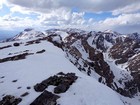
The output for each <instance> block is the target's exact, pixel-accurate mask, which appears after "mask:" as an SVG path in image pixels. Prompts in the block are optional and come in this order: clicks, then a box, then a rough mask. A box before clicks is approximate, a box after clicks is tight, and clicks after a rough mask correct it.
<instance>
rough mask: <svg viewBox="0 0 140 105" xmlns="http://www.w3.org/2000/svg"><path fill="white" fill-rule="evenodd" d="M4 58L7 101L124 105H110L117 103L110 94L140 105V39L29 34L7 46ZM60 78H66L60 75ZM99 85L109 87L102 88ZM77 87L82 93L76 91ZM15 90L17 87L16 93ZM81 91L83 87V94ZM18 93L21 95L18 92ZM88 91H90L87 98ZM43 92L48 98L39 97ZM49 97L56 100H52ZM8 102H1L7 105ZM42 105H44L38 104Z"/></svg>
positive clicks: (69, 32) (0, 48)
mask: <svg viewBox="0 0 140 105" xmlns="http://www.w3.org/2000/svg"><path fill="white" fill-rule="evenodd" d="M9 41H10V42H9ZM52 44H53V45H52ZM0 56H1V59H0V69H1V70H2V74H1V84H0V85H1V86H2V89H3V91H2V92H1V93H0V94H1V95H3V96H2V97H4V96H6V95H13V96H16V97H18V99H17V100H18V101H13V102H15V103H19V104H21V105H25V104H27V103H28V104H31V105H43V103H44V102H45V103H47V105H55V104H56V103H59V104H60V105H69V104H70V105H71V104H74V105H83V104H85V105H89V104H90V105H97V104H101V105H104V104H108V105H115V104H116V105H121V103H111V102H112V100H110V99H109V100H110V101H111V102H110V101H109V100H108V99H106V98H105V97H109V98H111V97H112V96H111V97H110V95H111V94H108V92H109V93H110V91H111V90H110V89H112V90H114V92H116V93H117V94H118V96H119V97H120V99H121V100H122V102H123V104H124V105H130V104H131V105H139V103H140V102H139V99H140V96H139V92H140V84H139V80H140V63H139V61H140V39H139V34H137V33H134V34H129V35H121V34H119V33H117V32H113V31H111V30H106V31H104V32H95V31H91V32H88V31H84V30H79V29H52V30H46V33H42V32H39V31H35V30H32V29H26V30H24V31H23V32H21V33H20V34H19V35H16V36H15V37H14V38H11V39H10V40H7V42H5V43H1V45H0ZM66 58H67V59H66ZM68 60H69V61H70V62H71V63H70V62H69V61H68ZM73 65H74V66H73ZM9 70H10V71H9ZM9 72H10V73H9ZM59 72H61V73H60V74H57V73H59ZM68 72H70V77H68V78H67V75H69V74H67V73H68ZM81 72H82V73H81ZM15 73H18V75H17V74H15ZM73 73H74V74H73ZM14 74H15V75H14ZM32 74H33V75H35V77H33V76H32ZM12 75H14V76H12ZM53 75H54V76H53ZM25 76H26V77H27V78H25ZM46 76H47V78H48V79H47V78H46ZM50 76H51V77H50ZM71 76H72V78H71ZM6 77H7V78H6ZM15 77H16V79H14V78H15ZM74 78H75V79H74ZM65 79H66V80H65ZM73 79H74V80H73ZM9 80H11V81H12V80H13V81H16V82H15V83H17V84H16V85H15V86H14V85H13V84H9V85H8V83H7V82H5V81H9ZM27 81H28V82H27ZM41 81H42V82H41ZM57 81H58V82H57ZM72 81H74V83H73V82H72ZM78 81H79V82H78ZM80 81H81V82H80ZM97 81H98V82H97ZM18 82H19V83H18ZM99 82H100V83H102V84H103V85H100V86H99V85H98V84H100V83H99ZM13 83H14V82H13ZM37 83H38V84H37ZM74 84H76V85H77V87H74V86H73V85H74ZM18 85H24V87H28V88H29V87H30V88H31V89H29V90H30V91H27V90H28V89H27V90H26V89H23V88H22V86H18ZM26 85H27V86H26ZM105 85H106V86H105ZM9 86H13V87H12V89H11V88H9ZM79 86H80V87H82V88H81V89H80V90H79ZM5 87H6V88H5ZM16 87H17V89H18V90H19V91H18V92H16V91H17V90H16V89H15V88H16ZM19 87H20V88H19ZM72 87H73V88H72ZM107 87H109V88H110V89H109V90H108V91H106V92H105V91H104V89H106V88H107ZM97 88H101V89H99V90H98V89H97ZM42 89H43V90H42ZM69 89H72V90H71V91H70V90H69ZM83 89H85V90H87V89H88V90H90V91H89V92H85V90H83ZM107 89H108V88H107ZM40 90H41V91H40ZM102 90H103V91H102ZM23 91H24V92H23ZM26 91H27V92H26ZM35 91H36V92H35ZM38 91H39V92H42V93H41V94H38ZM83 91H84V92H83ZM61 92H62V93H61ZM72 92H74V93H73V94H74V96H75V98H73V97H74V96H73V95H72ZM101 92H102V93H101ZM30 93H31V94H30ZM58 93H60V95H58ZM96 93H97V94H96ZM99 93H101V97H103V98H101V99H100V98H99V97H100V96H97V95H99ZM19 94H21V96H19ZM70 94H71V95H70ZM81 94H83V95H82V96H83V97H81ZM112 94H114V93H112ZM26 95H27V96H26ZM67 95H70V98H65V97H66V96H67ZM86 95H88V97H87V96H86ZM107 95H109V96H107ZM22 96H25V97H22ZM37 96H38V98H37ZM104 96H105V97H104ZM114 96H115V95H114ZM114 96H113V97H114ZM2 97H1V98H2ZM9 97H10V98H12V96H6V97H4V98H6V99H10V98H9ZM27 97H30V98H29V99H28V98H27ZM31 97H32V98H31ZM44 97H50V98H48V99H49V100H46V99H45V98H44ZM86 97H87V98H86ZM95 97H96V98H95ZM35 98H36V99H35ZM97 98H98V99H97ZM12 99H13V100H14V98H12ZM113 99H114V98H113ZM4 100H5V99H3V101H0V102H5V101H4ZM21 100H23V101H21ZM33 100H34V101H33ZM40 100H43V101H42V103H41V104H38V103H39V102H40ZM80 100H83V101H80ZM91 100H92V101H91ZM115 100H118V98H117V99H115ZM20 101H21V102H20ZM99 101H101V103H100V102H99ZM72 102H73V103H72ZM117 102H118V101H117ZM50 103H53V104H50ZM4 105H6V104H4Z"/></svg>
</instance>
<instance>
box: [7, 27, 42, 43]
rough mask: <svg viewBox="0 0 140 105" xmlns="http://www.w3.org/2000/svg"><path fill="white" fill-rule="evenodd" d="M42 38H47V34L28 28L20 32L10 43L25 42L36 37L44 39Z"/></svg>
mask: <svg viewBox="0 0 140 105" xmlns="http://www.w3.org/2000/svg"><path fill="white" fill-rule="evenodd" d="M42 36H45V34H44V33H43V32H40V31H36V30H34V29H30V28H27V29H25V30H24V31H23V32H20V33H19V34H18V35H16V36H15V37H13V38H11V39H9V40H10V41H14V40H25V39H31V38H34V37H42Z"/></svg>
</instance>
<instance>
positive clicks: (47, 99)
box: [30, 90, 60, 105]
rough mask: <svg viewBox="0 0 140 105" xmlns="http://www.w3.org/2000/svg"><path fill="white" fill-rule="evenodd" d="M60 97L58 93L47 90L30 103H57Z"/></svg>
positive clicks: (39, 104)
mask: <svg viewBox="0 0 140 105" xmlns="http://www.w3.org/2000/svg"><path fill="white" fill-rule="evenodd" d="M58 98H60V97H59V96H58V95H55V94H53V93H51V92H48V91H47V90H45V91H44V92H43V93H42V94H41V95H40V96H38V97H37V98H36V99H35V100H34V101H33V102H32V103H31V104H30V105H57V103H56V100H57V99H58Z"/></svg>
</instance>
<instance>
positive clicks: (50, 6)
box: [7, 0, 140, 12]
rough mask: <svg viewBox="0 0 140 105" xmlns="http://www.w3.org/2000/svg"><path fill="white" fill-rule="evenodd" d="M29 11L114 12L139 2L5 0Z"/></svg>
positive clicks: (136, 0)
mask: <svg viewBox="0 0 140 105" xmlns="http://www.w3.org/2000/svg"><path fill="white" fill-rule="evenodd" d="M7 1H8V2H9V3H12V4H14V5H19V6H21V7H24V8H28V9H30V10H34V11H39V12H48V11H51V10H55V9H59V8H61V7H64V8H69V9H71V8H73V7H76V8H78V9H80V10H83V11H91V12H101V11H114V10H117V9H121V8H124V7H127V6H129V5H132V4H135V3H137V4H138V3H140V0H133V1H132V0H80V1H79V0H7Z"/></svg>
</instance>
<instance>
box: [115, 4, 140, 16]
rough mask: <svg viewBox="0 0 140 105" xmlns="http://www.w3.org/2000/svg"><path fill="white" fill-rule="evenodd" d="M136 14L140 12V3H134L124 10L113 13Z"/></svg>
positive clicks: (120, 9)
mask: <svg viewBox="0 0 140 105" xmlns="http://www.w3.org/2000/svg"><path fill="white" fill-rule="evenodd" d="M136 12H140V3H134V4H131V5H128V6H126V7H124V8H119V9H116V10H114V11H113V15H118V14H122V13H136Z"/></svg>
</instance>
